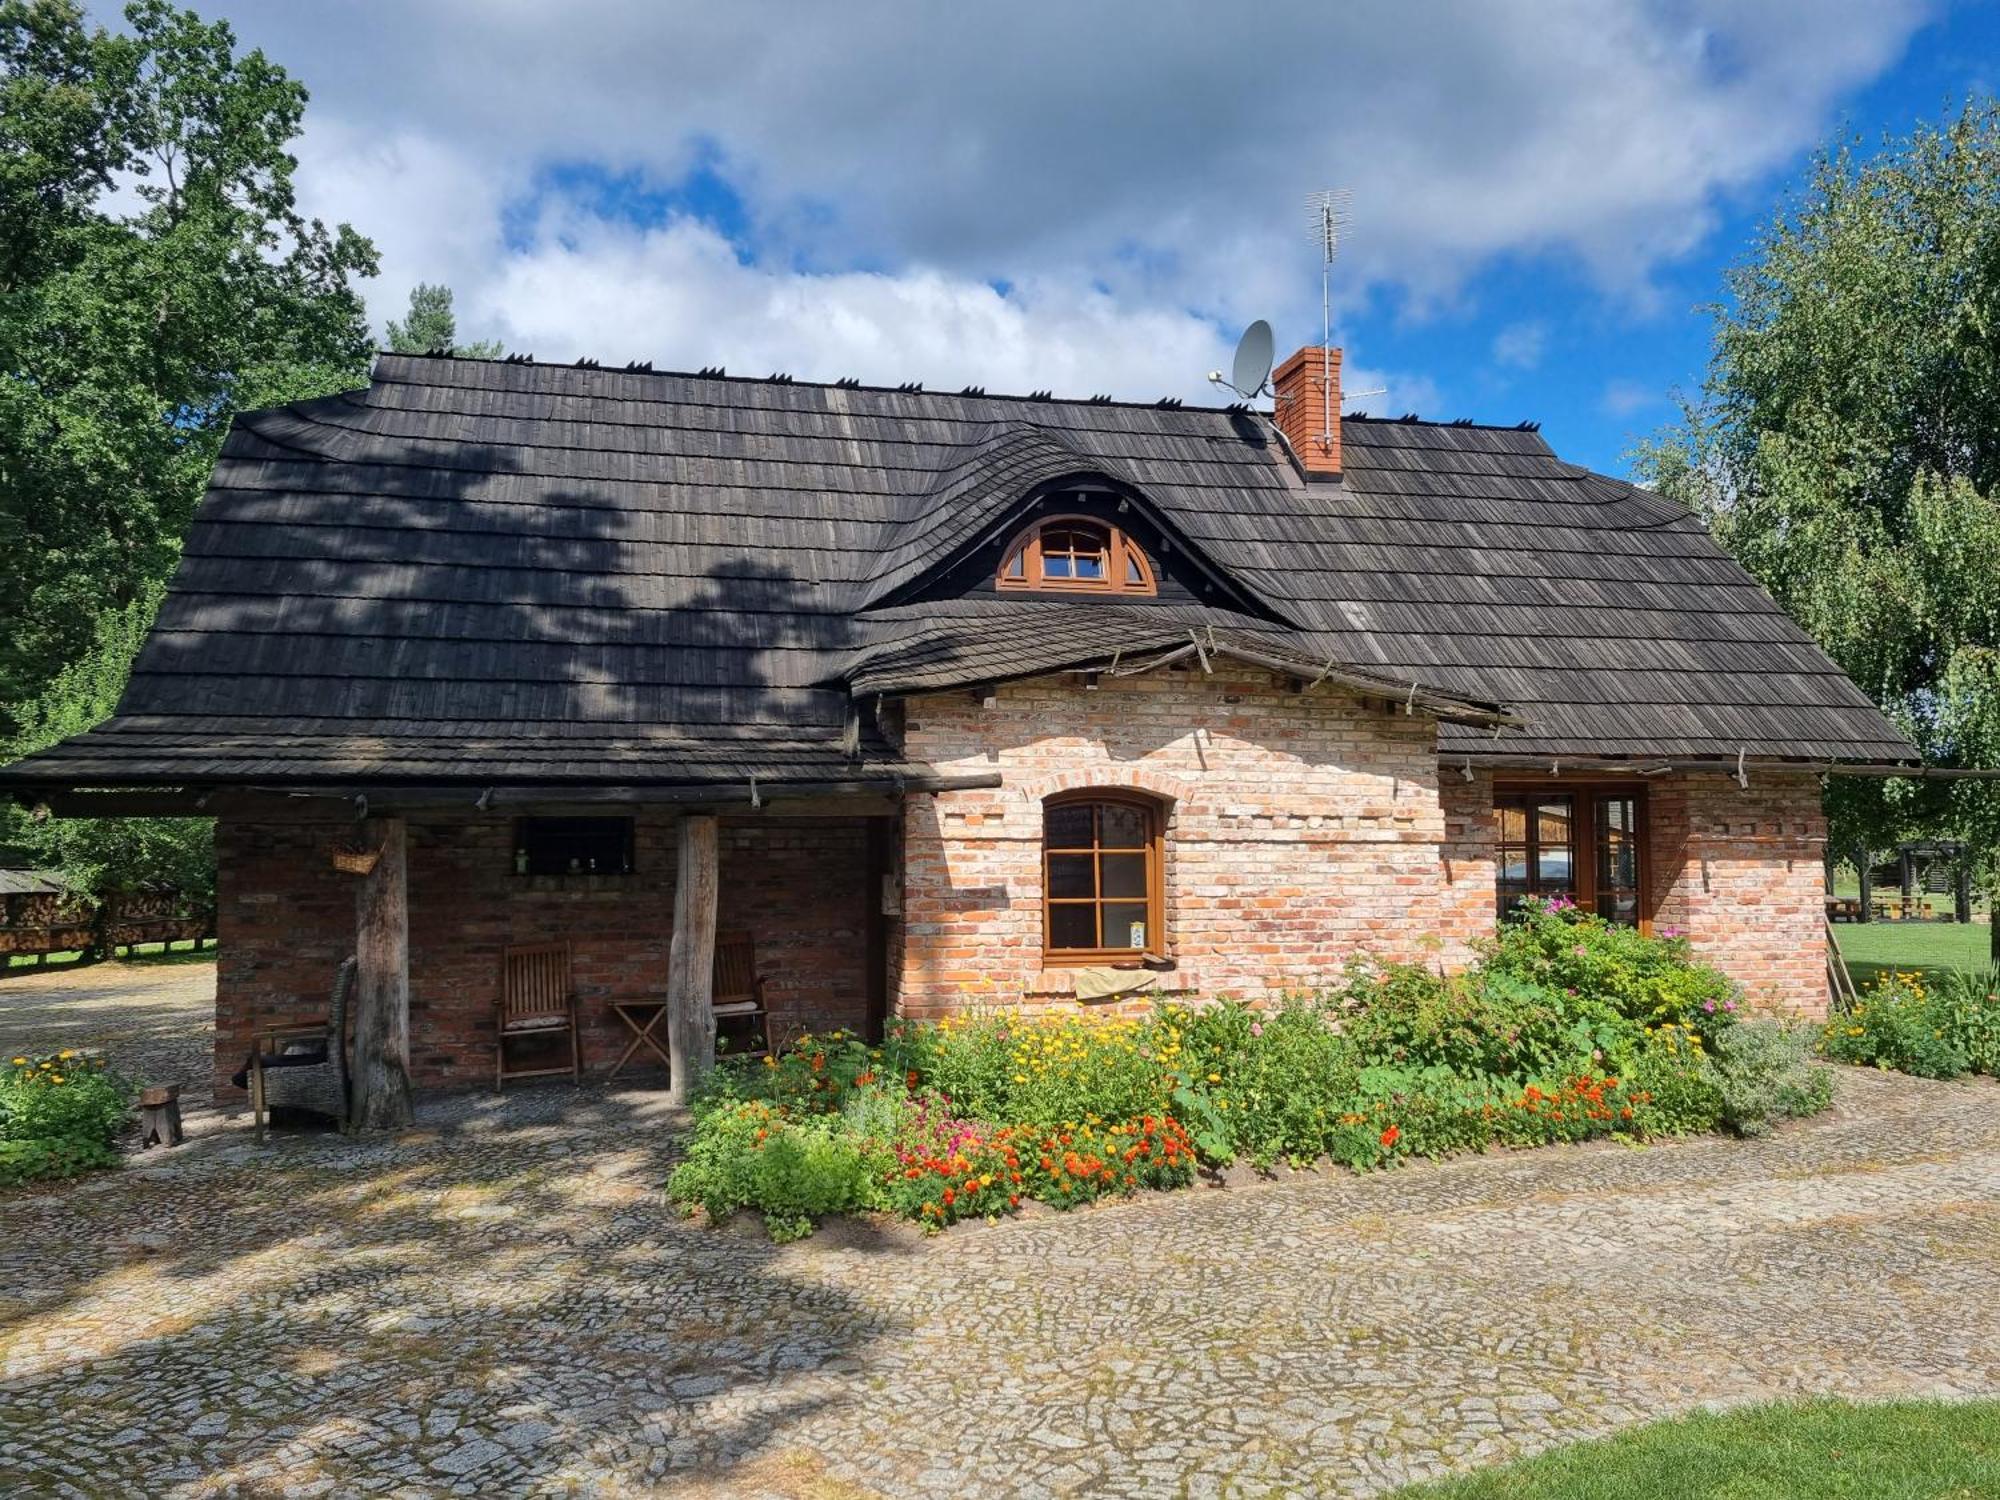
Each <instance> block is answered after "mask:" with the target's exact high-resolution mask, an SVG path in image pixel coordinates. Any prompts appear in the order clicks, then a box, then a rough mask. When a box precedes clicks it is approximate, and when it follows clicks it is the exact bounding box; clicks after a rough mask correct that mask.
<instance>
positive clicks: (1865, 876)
mask: <svg viewBox="0 0 2000 1500" xmlns="http://www.w3.org/2000/svg"><path fill="white" fill-rule="evenodd" d="M1874 860H1875V856H1874V854H1873V853H1871V852H1870V851H1869V849H1868V846H1867V845H1866V844H1864V845H1862V846H1861V848H1860V849H1859V850H1858V851H1857V853H1856V857H1855V861H1854V868H1855V869H1856V871H1858V872H1859V874H1860V882H1859V883H1860V886H1861V911H1860V913H1859V914H1858V915H1857V916H1856V918H1855V920H1856V921H1860V922H1872V921H1874V920H1875V864H1874Z"/></svg>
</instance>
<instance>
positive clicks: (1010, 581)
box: [994, 513, 1160, 599]
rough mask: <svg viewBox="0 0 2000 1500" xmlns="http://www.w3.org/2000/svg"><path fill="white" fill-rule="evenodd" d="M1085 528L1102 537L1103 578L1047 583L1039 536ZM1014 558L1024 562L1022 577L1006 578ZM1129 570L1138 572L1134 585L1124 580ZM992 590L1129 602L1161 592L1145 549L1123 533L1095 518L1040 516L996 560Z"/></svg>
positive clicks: (1040, 537)
mask: <svg viewBox="0 0 2000 1500" xmlns="http://www.w3.org/2000/svg"><path fill="white" fill-rule="evenodd" d="M1083 526H1087V527H1089V528H1090V529H1091V530H1093V531H1101V532H1103V533H1104V536H1105V550H1104V558H1105V569H1104V577H1102V578H1050V577H1048V576H1047V575H1046V574H1045V572H1044V571H1043V567H1042V535H1043V533H1044V532H1048V531H1057V530H1065V529H1071V528H1075V527H1083ZM1058 555H1063V554H1058ZM1016 557H1019V558H1021V559H1022V564H1021V576H1020V577H1019V578H1009V577H1008V576H1007V573H1008V569H1009V567H1010V565H1011V564H1012V563H1013V561H1014V559H1015V558H1016ZM1128 564H1129V565H1131V566H1132V567H1134V568H1136V569H1137V571H1138V574H1139V579H1138V581H1137V582H1136V583H1134V582H1131V581H1130V580H1128V579H1127V578H1126V576H1125V573H1126V568H1127V565H1128ZM994 587H995V588H997V589H999V590H1001V591H1002V592H1005V593H1037V594H1040V593H1052V594H1120V595H1123V596H1124V597H1126V598H1128V599H1131V598H1152V597H1154V596H1156V595H1157V594H1158V593H1159V592H1160V586H1159V582H1158V580H1157V579H1155V578H1154V576H1153V564H1152V560H1151V559H1150V558H1148V557H1147V556H1146V549H1145V548H1143V547H1141V546H1140V545H1139V544H1138V543H1137V542H1135V541H1133V540H1132V538H1131V537H1130V535H1128V534H1127V533H1126V531H1125V530H1124V528H1123V527H1120V526H1115V525H1113V524H1112V523H1111V522H1109V521H1106V520H1103V519H1101V518H1100V517H1097V516H1087V515H1080V514H1074V513H1065V514H1062V515H1054V516H1043V517H1041V518H1039V519H1037V520H1036V521H1034V522H1032V523H1031V524H1030V525H1028V526H1026V527H1024V528H1023V529H1022V530H1020V531H1019V532H1017V533H1015V536H1014V539H1013V541H1011V542H1009V543H1008V544H1007V546H1006V548H1005V549H1004V550H1003V551H1002V552H1001V554H1000V568H999V571H998V572H997V573H996V574H995V575H994Z"/></svg>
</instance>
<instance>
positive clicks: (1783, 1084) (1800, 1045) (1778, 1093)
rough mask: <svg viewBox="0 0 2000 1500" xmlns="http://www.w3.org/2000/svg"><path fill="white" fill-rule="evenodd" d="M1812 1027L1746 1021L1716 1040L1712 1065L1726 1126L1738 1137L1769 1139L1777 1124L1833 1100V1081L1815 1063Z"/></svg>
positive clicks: (1824, 1070) (1810, 1111) (1819, 1107)
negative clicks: (1768, 1133) (1767, 1134)
mask: <svg viewBox="0 0 2000 1500" xmlns="http://www.w3.org/2000/svg"><path fill="white" fill-rule="evenodd" d="M1811 1058H1812V1034H1811V1032H1810V1031H1809V1030H1807V1028H1805V1027H1803V1026H1796V1025H1786V1024H1785V1023H1784V1022H1781V1021H1775V1020H1770V1019H1759V1020H1752V1021H1745V1022H1743V1023H1742V1024H1741V1025H1737V1026H1732V1027H1730V1028H1729V1029H1728V1030H1726V1031H1724V1032H1723V1033H1722V1034H1721V1035H1720V1036H1719V1037H1717V1038H1716V1041H1715V1046H1714V1056H1713V1058H1712V1064H1713V1067H1714V1070H1715V1080H1716V1087H1717V1089H1718V1091H1719V1092H1720V1095H1721V1102H1722V1122H1723V1123H1724V1124H1725V1125H1727V1126H1728V1127H1729V1128H1730V1129H1731V1130H1734V1131H1735V1132H1736V1133H1737V1134H1738V1135H1764V1134H1766V1133H1767V1132H1768V1131H1769V1130H1770V1128H1771V1123H1772V1122H1773V1121H1774V1120H1789V1119H1794V1118H1797V1117H1799V1116H1802V1115H1815V1114H1818V1113H1819V1112H1820V1111H1821V1110H1823V1109H1825V1108H1826V1107H1827V1106H1828V1105H1829V1104H1831V1103H1832V1102H1833V1081H1832V1079H1831V1078H1829V1077H1828V1076H1827V1072H1826V1069H1824V1068H1821V1067H1815V1066H1814V1065H1813V1063H1812V1060H1811Z"/></svg>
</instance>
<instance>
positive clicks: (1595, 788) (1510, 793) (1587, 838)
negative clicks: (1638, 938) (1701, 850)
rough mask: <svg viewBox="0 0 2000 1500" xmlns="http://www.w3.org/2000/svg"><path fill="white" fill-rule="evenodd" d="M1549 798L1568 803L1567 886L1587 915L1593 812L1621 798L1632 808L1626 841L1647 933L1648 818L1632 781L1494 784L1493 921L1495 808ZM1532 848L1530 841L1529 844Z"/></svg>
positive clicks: (1591, 899)
mask: <svg viewBox="0 0 2000 1500" xmlns="http://www.w3.org/2000/svg"><path fill="white" fill-rule="evenodd" d="M1552 797H1568V798H1569V799H1570V807H1571V809H1572V811H1571V817H1572V820H1573V825H1572V835H1571V845H1570V847H1571V857H1572V860H1573V865H1574V868H1573V875H1572V882H1571V883H1572V884H1573V885H1574V887H1575V900H1576V904H1577V905H1578V906H1579V907H1581V908H1582V909H1583V910H1585V911H1587V912H1591V913H1593V914H1594V913H1595V912H1596V911H1597V898H1598V895H1599V890H1598V881H1597V873H1598V872H1597V809H1598V806H1599V804H1600V803H1602V802H1605V801H1614V800H1624V801H1630V802H1631V804H1632V839H1633V843H1634V844H1635V845H1636V846H1637V849H1638V859H1637V865H1638V870H1637V874H1638V877H1639V882H1638V888H1637V897H1636V901H1637V906H1638V920H1637V923H1636V924H1635V925H1636V926H1637V927H1638V929H1639V931H1640V932H1642V933H1646V934H1648V935H1650V934H1651V933H1652V931H1653V873H1652V864H1653V860H1652V852H1653V851H1652V820H1651V816H1650V814H1649V812H1648V809H1647V806H1646V787H1645V784H1644V783H1642V782H1633V781H1593V780H1581V779H1578V780H1572V779H1567V778H1564V779H1557V778H1550V779H1547V780H1541V781H1499V782H1495V783H1494V787H1493V835H1494V837H1493V845H1494V861H1493V904H1494V910H1495V914H1496V916H1497V918H1499V919H1500V920H1505V918H1506V916H1507V912H1506V910H1504V909H1503V908H1502V907H1501V906H1500V871H1501V860H1500V847H1501V845H1500V809H1501V806H1502V804H1504V803H1507V802H1515V803H1521V802H1526V803H1527V804H1528V805H1529V806H1530V807H1532V806H1533V804H1534V803H1535V801H1537V800H1543V801H1546V800H1548V799H1549V798H1552ZM1530 847H1531V848H1532V847H1533V845H1532V841H1531V844H1530Z"/></svg>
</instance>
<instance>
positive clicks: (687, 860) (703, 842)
mask: <svg viewBox="0 0 2000 1500" xmlns="http://www.w3.org/2000/svg"><path fill="white" fill-rule="evenodd" d="M715 864H716V856H715V815H714V814H713V813H688V814H686V815H684V816H683V817H682V818H681V836H680V869H679V872H678V874H677V876H676V878H675V880H674V933H673V940H672V946H671V947H669V949H668V950H667V1056H668V1057H669V1058H670V1059H671V1064H670V1066H671V1067H672V1070H673V1077H672V1079H671V1080H670V1082H669V1085H668V1089H667V1101H668V1102H669V1103H670V1104H685V1103H687V1101H688V1098H689V1096H690V1094H692V1093H693V1091H694V1086H695V1085H696V1084H697V1083H699V1082H700V1081H701V1076H702V1075H703V1074H704V1073H706V1072H707V1071H708V1070H709V1069H710V1068H712V1067H714V1066H715V1008H714V999H715V900H716V870H715Z"/></svg>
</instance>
